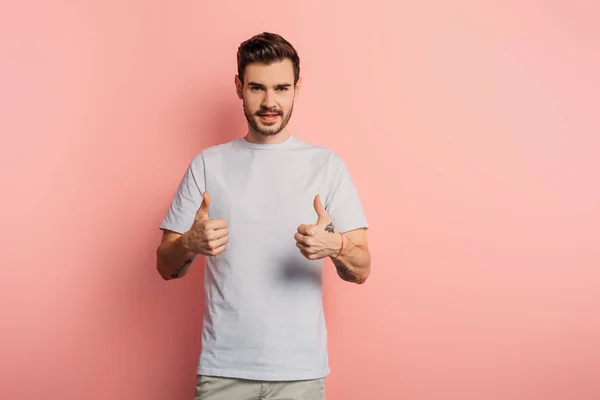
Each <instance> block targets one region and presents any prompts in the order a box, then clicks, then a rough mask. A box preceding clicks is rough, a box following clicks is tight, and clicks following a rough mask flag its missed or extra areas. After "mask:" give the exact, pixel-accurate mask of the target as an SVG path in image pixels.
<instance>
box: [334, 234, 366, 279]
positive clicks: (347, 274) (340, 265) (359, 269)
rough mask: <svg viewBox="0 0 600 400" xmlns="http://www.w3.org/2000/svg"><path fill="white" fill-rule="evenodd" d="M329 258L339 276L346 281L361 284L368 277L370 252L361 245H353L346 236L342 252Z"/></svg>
mask: <svg viewBox="0 0 600 400" xmlns="http://www.w3.org/2000/svg"><path fill="white" fill-rule="evenodd" d="M336 255H337V253H336ZM331 260H332V261H333V264H334V265H335V268H336V270H337V273H338V275H339V277H340V278H342V279H343V280H345V281H347V282H353V283H358V284H361V283H364V282H365V281H366V280H367V278H368V277H369V273H370V271H371V254H370V253H369V251H368V250H367V249H365V248H363V247H362V246H357V245H355V244H354V243H353V242H352V240H350V238H348V237H347V236H344V248H343V249H342V253H341V254H340V255H339V256H338V257H335V256H332V257H331Z"/></svg>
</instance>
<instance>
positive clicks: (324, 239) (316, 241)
mask: <svg viewBox="0 0 600 400" xmlns="http://www.w3.org/2000/svg"><path fill="white" fill-rule="evenodd" d="M313 205H314V207H315V211H316V213H317V222H316V224H313V225H307V224H302V225H300V226H299V227H298V231H297V232H296V233H295V234H294V239H296V246H297V247H298V248H299V249H300V252H301V253H302V255H304V257H306V258H308V259H309V260H319V259H321V258H325V257H328V256H335V255H336V254H337V253H338V251H339V249H340V247H341V245H342V238H341V235H340V232H339V231H338V230H337V229H336V228H335V227H334V226H333V222H331V217H330V216H329V213H327V211H326V210H325V207H323V204H322V203H321V197H320V196H319V195H316V196H315V199H314V202H313Z"/></svg>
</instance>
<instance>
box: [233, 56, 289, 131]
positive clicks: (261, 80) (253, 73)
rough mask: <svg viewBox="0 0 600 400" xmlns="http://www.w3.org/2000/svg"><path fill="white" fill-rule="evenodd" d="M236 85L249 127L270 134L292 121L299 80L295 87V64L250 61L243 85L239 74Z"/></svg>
mask: <svg viewBox="0 0 600 400" xmlns="http://www.w3.org/2000/svg"><path fill="white" fill-rule="evenodd" d="M236 88H237V93H238V97H239V98H240V99H242V100H243V101H244V114H245V115H246V119H247V120H248V123H249V124H250V126H251V127H252V129H254V130H255V131H256V132H258V133H260V134H262V135H266V136H268V135H276V134H278V133H279V132H281V131H282V130H283V129H284V128H285V126H286V125H287V123H288V121H289V120H290V117H291V116H292V111H293V109H294V99H295V98H296V96H297V95H298V89H299V88H300V80H298V83H297V84H296V86H295V87H294V67H293V64H292V62H291V61H290V60H289V59H284V60H283V61H281V62H275V63H273V64H268V65H267V64H259V63H253V64H249V65H248V66H246V70H245V72H244V84H243V86H242V85H241V82H240V81H239V79H238V78H237V77H236Z"/></svg>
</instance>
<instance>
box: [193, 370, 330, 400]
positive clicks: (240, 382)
mask: <svg viewBox="0 0 600 400" xmlns="http://www.w3.org/2000/svg"><path fill="white" fill-rule="evenodd" d="M195 400H325V378H320V379H312V380H304V381H277V382H270V381H253V380H246V379H236V378H221V377H216V376H205V375H198V380H197V382H196V397H195Z"/></svg>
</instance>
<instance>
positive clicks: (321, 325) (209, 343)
mask: <svg viewBox="0 0 600 400" xmlns="http://www.w3.org/2000/svg"><path fill="white" fill-rule="evenodd" d="M205 190H208V193H209V195H210V199H211V203H210V209H209V213H208V214H209V218H210V219H224V220H226V221H227V227H228V229H229V243H228V244H227V247H226V249H225V251H223V252H222V253H221V254H219V255H217V256H214V257H205V282H204V291H205V309H204V325H203V331H202V351H201V354H200V360H199V364H198V374H201V375H212V376H223V377H235V378H244V379H256V380H301V379H316V378H321V377H324V376H326V375H327V374H328V373H329V371H330V370H329V365H328V355H327V328H326V325H325V318H324V314H323V303H322V265H323V260H308V259H307V258H305V257H304V256H303V255H302V253H300V250H299V249H298V248H297V247H296V241H295V239H294V234H295V233H296V230H297V228H298V226H299V225H301V224H314V223H316V221H317V213H316V211H315V209H314V205H313V200H314V198H315V196H316V195H317V194H320V197H321V201H322V203H323V205H324V206H325V209H326V210H327V211H328V213H329V214H330V216H331V219H332V221H333V224H334V225H335V227H336V228H337V229H338V230H340V231H341V232H346V231H349V230H353V229H356V228H361V227H365V228H368V226H367V220H366V218H365V215H364V213H363V209H362V207H361V203H360V200H359V197H358V193H357V190H356V188H355V186H354V184H353V182H352V179H351V177H350V175H349V173H348V170H347V168H346V166H345V164H344V162H343V161H342V159H341V158H340V157H339V156H337V155H336V154H335V153H333V152H332V151H331V150H329V149H327V148H325V147H322V146H315V145H312V144H310V143H307V142H305V141H302V140H299V139H297V138H296V137H294V136H290V137H289V139H288V140H287V141H285V142H283V143H280V144H255V143H250V142H248V141H247V140H245V139H244V138H239V139H235V140H232V141H229V142H227V143H223V144H220V145H216V146H212V147H209V148H207V149H205V150H203V151H202V152H200V153H199V154H198V155H197V156H195V157H194V158H193V160H192V161H191V163H190V164H189V167H188V169H187V171H186V172H185V174H184V176H183V179H182V180H181V182H180V184H179V187H178V189H177V192H176V193H175V195H174V197H173V200H172V203H171V206H170V208H169V209H168V211H167V214H166V216H165V218H164V220H163V222H162V223H161V225H160V228H162V229H168V230H171V231H175V232H179V233H184V232H186V231H187V230H188V229H189V228H190V227H191V225H192V223H193V220H194V217H195V215H196V211H197V210H198V208H199V207H200V203H201V201H202V193H203V192H204V191H205Z"/></svg>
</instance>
